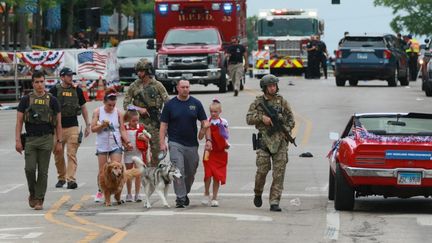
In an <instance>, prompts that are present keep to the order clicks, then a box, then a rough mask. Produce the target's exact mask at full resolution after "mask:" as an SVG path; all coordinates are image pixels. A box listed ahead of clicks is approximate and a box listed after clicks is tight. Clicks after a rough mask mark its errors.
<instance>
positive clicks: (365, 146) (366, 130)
mask: <svg viewBox="0 0 432 243" xmlns="http://www.w3.org/2000/svg"><path fill="white" fill-rule="evenodd" d="M330 137H331V138H332V139H334V140H336V141H335V142H334V143H333V146H332V149H331V150H330V152H329V154H328V158H329V161H330V172H329V190H328V199H329V200H334V207H335V209H336V210H353V208H354V198H357V197H362V196H369V195H382V196H384V198H387V197H400V198H409V197H413V196H424V197H429V196H432V114H425V113H368V114H355V115H353V116H352V117H351V118H350V120H349V122H348V124H347V126H346V128H345V130H344V131H343V133H342V135H341V136H339V135H338V134H335V133H331V134H330Z"/></svg>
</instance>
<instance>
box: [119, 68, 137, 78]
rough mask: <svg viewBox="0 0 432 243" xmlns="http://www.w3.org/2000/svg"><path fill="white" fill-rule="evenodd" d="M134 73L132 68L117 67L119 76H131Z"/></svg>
mask: <svg viewBox="0 0 432 243" xmlns="http://www.w3.org/2000/svg"><path fill="white" fill-rule="evenodd" d="M134 73H135V69H134V68H120V69H119V75H120V77H132V76H133V74H134Z"/></svg>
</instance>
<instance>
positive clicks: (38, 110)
mask: <svg viewBox="0 0 432 243" xmlns="http://www.w3.org/2000/svg"><path fill="white" fill-rule="evenodd" d="M50 102H51V94H48V93H47V94H44V95H43V96H41V97H38V96H36V94H34V93H33V92H31V93H30V94H29V106H28V108H27V109H26V110H25V112H24V121H25V122H26V123H31V124H47V123H48V124H51V125H52V126H55V125H56V118H55V116H54V111H53V109H51V107H50Z"/></svg>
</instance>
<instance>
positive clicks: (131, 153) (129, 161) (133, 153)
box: [123, 150, 142, 164]
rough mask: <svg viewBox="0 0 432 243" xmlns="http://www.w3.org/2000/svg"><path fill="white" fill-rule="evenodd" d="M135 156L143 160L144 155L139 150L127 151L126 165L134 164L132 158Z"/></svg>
mask: <svg viewBox="0 0 432 243" xmlns="http://www.w3.org/2000/svg"><path fill="white" fill-rule="evenodd" d="M134 156H137V157H138V158H140V159H142V153H141V151H139V150H136V151H125V152H124V159H123V161H124V163H125V164H132V163H133V161H132V158H133V157H134Z"/></svg>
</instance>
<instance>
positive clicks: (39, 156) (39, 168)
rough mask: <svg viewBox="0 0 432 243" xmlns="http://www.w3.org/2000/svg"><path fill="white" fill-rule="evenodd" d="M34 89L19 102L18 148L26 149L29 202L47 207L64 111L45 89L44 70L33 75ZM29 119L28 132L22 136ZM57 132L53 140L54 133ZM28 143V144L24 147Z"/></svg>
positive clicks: (33, 205) (16, 145) (60, 146)
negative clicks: (49, 184)
mask: <svg viewBox="0 0 432 243" xmlns="http://www.w3.org/2000/svg"><path fill="white" fill-rule="evenodd" d="M32 86H33V91H32V92H31V93H30V94H29V95H26V96H23V97H22V98H21V100H20V102H19V104H18V108H17V110H18V112H17V120H16V127H15V150H16V151H17V152H18V153H20V154H21V153H22V151H23V150H24V149H25V153H24V160H25V167H24V170H25V175H26V178H27V185H28V190H29V194H30V195H29V197H28V203H29V206H30V207H31V208H34V209H35V210H42V209H43V202H44V199H45V193H46V189H47V182H48V168H49V162H50V158H51V151H52V150H53V146H55V152H56V153H61V151H62V143H61V139H62V128H61V114H60V107H59V103H58V102H57V99H56V98H55V97H54V96H52V95H51V94H49V93H47V92H45V76H44V74H43V73H42V72H40V71H35V72H34V73H33V75H32ZM23 123H25V130H26V136H21V133H22V128H23ZM54 130H55V134H56V136H55V137H56V138H55V141H56V142H55V144H53V141H54V138H53V134H54ZM24 147H25V148H24Z"/></svg>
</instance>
